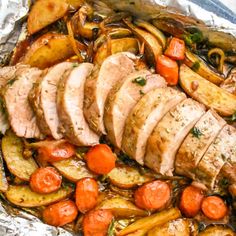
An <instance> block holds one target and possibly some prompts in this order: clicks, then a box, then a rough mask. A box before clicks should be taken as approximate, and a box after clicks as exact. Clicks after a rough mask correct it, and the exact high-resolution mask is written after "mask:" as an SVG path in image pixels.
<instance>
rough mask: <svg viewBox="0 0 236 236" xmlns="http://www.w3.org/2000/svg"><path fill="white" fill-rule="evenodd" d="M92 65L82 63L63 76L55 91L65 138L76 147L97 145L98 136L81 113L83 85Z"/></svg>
mask: <svg viewBox="0 0 236 236" xmlns="http://www.w3.org/2000/svg"><path fill="white" fill-rule="evenodd" d="M92 70H93V64H90V63H83V64H80V65H79V66H78V67H75V68H74V69H73V70H72V71H69V72H67V73H65V74H64V76H63V78H62V79H61V81H60V82H59V86H58V90H57V110H58V114H59V119H60V121H61V125H62V127H63V129H62V130H64V135H65V137H66V138H67V139H68V140H69V141H70V142H72V143H73V144H75V145H77V146H91V145H94V144H97V143H99V136H98V135H97V134H96V133H95V132H94V131H92V130H91V129H90V128H89V126H88V123H87V121H86V120H85V117H84V113H83V101H84V85H85V81H86V78H87V77H88V76H89V75H90V74H91V72H92Z"/></svg>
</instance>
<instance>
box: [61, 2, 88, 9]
mask: <svg viewBox="0 0 236 236" xmlns="http://www.w3.org/2000/svg"><path fill="white" fill-rule="evenodd" d="M65 1H66V2H67V3H68V4H69V6H70V7H71V8H73V10H75V9H78V8H79V7H81V6H82V5H83V4H84V2H85V0H65Z"/></svg>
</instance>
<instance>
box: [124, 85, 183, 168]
mask: <svg viewBox="0 0 236 236" xmlns="http://www.w3.org/2000/svg"><path fill="white" fill-rule="evenodd" d="M184 99H186V95H185V94H184V93H182V92H179V91H178V90H176V89H173V88H170V87H168V88H157V89H154V90H151V91H150V92H148V93H147V94H146V95H144V96H143V97H142V98H141V99H140V100H139V101H138V103H137V104H136V106H135V107H134V109H133V110H132V112H131V113H130V114H129V116H128V118H127V120H126V124H125V129H124V134H123V139H122V150H123V151H124V152H125V153H126V154H128V155H129V156H130V157H131V158H133V159H134V160H136V161H137V162H138V163H139V164H141V165H143V164H144V155H145V151H146V145H147V140H148V138H149V136H150V135H151V133H152V131H153V129H154V128H155V126H156V125H157V123H158V122H159V121H160V120H161V118H162V117H163V116H164V115H165V114H166V113H167V112H168V111H169V110H170V109H171V108H172V107H174V106H176V105H177V104H178V103H180V102H181V101H183V100H184Z"/></svg>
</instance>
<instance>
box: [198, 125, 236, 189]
mask: <svg viewBox="0 0 236 236" xmlns="http://www.w3.org/2000/svg"><path fill="white" fill-rule="evenodd" d="M228 162H229V163H230V162H236V129H235V128H234V127H232V126H230V125H226V126H224V128H223V129H222V130H221V132H220V133H219V135H218V136H217V137H216V139H215V140H214V142H213V143H212V144H211V145H210V147H209V148H208V150H207V151H206V153H205V154H204V156H203V158H202V159H201V161H200V162H199V164H198V166H197V168H196V170H195V173H196V175H195V179H196V180H197V181H199V182H200V183H203V184H205V185H206V186H207V187H209V188H213V187H214V185H215V184H216V179H217V176H218V174H219V173H220V171H221V169H222V167H223V166H224V164H226V165H227V163H228Z"/></svg>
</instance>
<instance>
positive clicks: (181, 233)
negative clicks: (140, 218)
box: [147, 218, 197, 236]
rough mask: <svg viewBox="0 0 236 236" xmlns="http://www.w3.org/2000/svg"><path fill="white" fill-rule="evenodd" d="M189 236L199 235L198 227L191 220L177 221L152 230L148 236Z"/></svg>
mask: <svg viewBox="0 0 236 236" xmlns="http://www.w3.org/2000/svg"><path fill="white" fill-rule="evenodd" d="M163 235H165V236H189V235H192V236H194V235H197V227H196V226H195V225H194V224H193V222H192V221H191V220H190V219H182V218H180V219H177V220H173V221H170V222H167V223H166V224H164V225H160V226H157V227H155V228H153V229H151V230H150V231H149V232H148V234H147V236H163Z"/></svg>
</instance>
